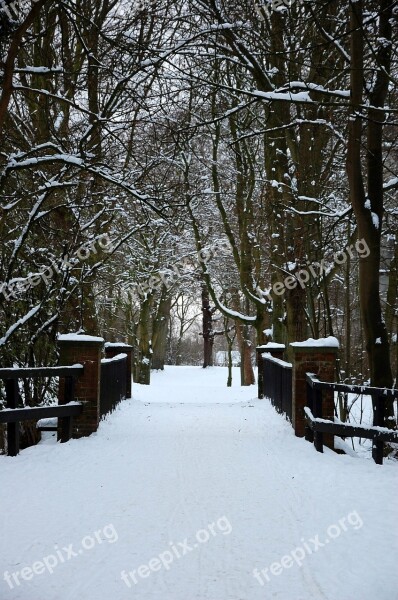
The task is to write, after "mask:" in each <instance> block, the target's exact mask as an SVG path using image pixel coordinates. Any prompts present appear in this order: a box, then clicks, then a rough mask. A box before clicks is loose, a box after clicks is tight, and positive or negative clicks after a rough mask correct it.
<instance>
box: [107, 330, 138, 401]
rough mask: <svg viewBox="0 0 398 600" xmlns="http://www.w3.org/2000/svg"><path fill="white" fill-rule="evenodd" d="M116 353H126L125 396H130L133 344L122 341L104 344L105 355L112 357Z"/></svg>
mask: <svg viewBox="0 0 398 600" xmlns="http://www.w3.org/2000/svg"><path fill="white" fill-rule="evenodd" d="M118 354H127V373H126V398H131V372H132V362H133V346H130V345H129V344H123V343H122V342H116V343H111V342H107V343H106V344H105V357H106V358H113V357H114V356H117V355H118Z"/></svg>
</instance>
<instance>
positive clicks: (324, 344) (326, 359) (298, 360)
mask: <svg viewBox="0 0 398 600" xmlns="http://www.w3.org/2000/svg"><path fill="white" fill-rule="evenodd" d="M314 342H316V345H315V343H314ZM290 348H291V351H292V355H293V361H292V362H293V376H292V386H293V389H292V405H293V406H292V409H293V418H292V425H293V428H294V431H295V434H296V435H297V436H298V437H303V436H304V433H305V424H306V421H305V417H304V407H305V405H306V402H307V384H306V374H307V373H314V374H315V375H316V376H317V378H318V379H320V380H321V381H330V382H334V381H336V379H335V378H336V359H337V353H338V349H339V344H338V341H337V340H336V338H333V337H328V338H324V339H320V340H313V339H311V338H310V339H309V340H307V341H305V342H294V343H292V344H290ZM322 398H323V402H322V408H323V418H324V419H330V420H331V421H333V419H334V398H333V391H329V390H322ZM324 443H325V445H326V446H329V448H333V436H331V435H324Z"/></svg>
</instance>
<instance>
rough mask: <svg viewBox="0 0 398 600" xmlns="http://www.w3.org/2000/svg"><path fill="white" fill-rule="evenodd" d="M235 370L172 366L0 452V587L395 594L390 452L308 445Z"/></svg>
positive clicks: (232, 594) (23, 597) (207, 598)
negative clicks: (115, 401) (68, 423)
mask: <svg viewBox="0 0 398 600" xmlns="http://www.w3.org/2000/svg"><path fill="white" fill-rule="evenodd" d="M234 375H235V382H234V387H233V388H232V389H229V390H228V389H227V388H226V387H224V386H225V381H226V369H223V368H213V369H211V370H206V371H204V370H202V369H200V368H197V367H175V368H173V367H169V368H168V369H167V371H166V372H165V373H156V374H155V375H154V377H153V385H151V386H150V387H139V386H134V399H133V400H129V401H126V402H124V403H123V404H122V405H121V406H120V408H119V409H118V410H117V411H116V412H115V413H114V414H113V415H112V416H111V417H109V418H108V419H107V421H106V422H104V423H102V424H101V427H100V429H99V431H98V433H97V434H96V435H93V436H91V437H90V438H85V439H81V440H72V441H71V442H69V443H67V444H63V445H59V444H56V445H54V444H51V443H42V444H40V445H39V446H36V447H34V448H29V449H27V450H24V451H23V452H21V454H20V455H19V456H18V457H16V458H8V457H0V485H1V490H2V493H1V500H0V506H1V513H0V515H1V516H0V526H1V533H2V535H1V537H0V561H1V562H0V565H2V567H3V569H1V571H0V599H1V600H6V599H10V600H43V599H45V600H72V599H73V600H75V599H76V598H77V599H79V600H111V599H115V600H127V599H132V598H136V599H138V600H268V599H276V600H313V599H328V600H355V599H357V598H358V599H360V600H374V598H378V600H384V599H385V600H396V599H397V598H398V569H397V560H398V536H397V528H398V526H397V523H398V503H397V502H396V495H397V489H398V466H397V464H393V463H387V464H386V465H384V466H377V465H375V464H374V463H373V462H371V461H368V460H361V459H358V458H351V457H348V456H338V455H335V454H333V453H331V452H330V451H326V453H325V454H323V455H321V454H318V453H316V452H315V450H314V448H313V447H312V446H311V445H310V444H308V443H307V442H305V441H304V440H299V439H297V438H295V437H294V435H293V432H292V429H291V427H290V425H288V423H287V422H286V421H284V419H283V418H282V417H281V416H279V415H277V414H276V413H275V412H274V410H273V409H272V407H271V406H270V405H269V402H268V401H266V400H258V399H256V398H255V396H256V388H255V387H251V388H243V389H242V388H240V387H238V385H237V379H238V370H237V369H236V370H235V374H234ZM254 569H257V570H258V571H256V572H255V573H256V574H257V576H255V575H254ZM3 571H4V572H7V573H5V574H3ZM49 571H52V573H51V574H50V572H49ZM123 571H124V579H125V581H126V582H127V583H126V582H125V581H123V580H122V572H123ZM261 571H263V573H261ZM129 572H130V573H131V575H129ZM7 579H8V581H9V582H10V583H7ZM134 581H136V583H134ZM17 582H19V584H17Z"/></svg>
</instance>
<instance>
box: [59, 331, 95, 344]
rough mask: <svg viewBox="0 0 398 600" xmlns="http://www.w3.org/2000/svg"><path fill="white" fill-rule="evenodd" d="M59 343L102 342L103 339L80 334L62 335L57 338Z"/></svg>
mask: <svg viewBox="0 0 398 600" xmlns="http://www.w3.org/2000/svg"><path fill="white" fill-rule="evenodd" d="M58 341H59V342H104V341H105V340H104V338H102V337H97V336H95V335H85V334H81V333H62V334H61V335H59V336H58Z"/></svg>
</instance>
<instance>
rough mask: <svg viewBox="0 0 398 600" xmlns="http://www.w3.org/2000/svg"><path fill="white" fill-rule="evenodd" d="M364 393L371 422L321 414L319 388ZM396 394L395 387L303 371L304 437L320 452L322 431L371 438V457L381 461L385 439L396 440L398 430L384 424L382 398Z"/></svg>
mask: <svg viewBox="0 0 398 600" xmlns="http://www.w3.org/2000/svg"><path fill="white" fill-rule="evenodd" d="M324 390H328V391H329V392H330V391H332V392H343V393H346V394H347V393H353V394H366V395H368V396H371V397H372V402H373V426H367V425H352V424H349V423H343V422H341V421H337V420H336V418H335V420H334V421H331V420H330V419H325V418H324V415H323V391H324ZM391 398H395V399H397V398H398V390H396V389H395V390H394V389H385V388H376V387H370V386H362V385H361V386H357V385H347V384H343V383H330V382H326V381H319V379H317V377H316V376H315V375H314V374H312V373H307V405H306V407H305V409H304V411H305V417H306V420H307V426H306V434H305V437H306V439H307V440H308V441H310V442H314V446H315V448H316V450H317V451H318V452H323V444H324V438H323V436H324V434H329V435H332V436H334V435H336V436H339V437H361V438H365V439H370V440H372V458H373V460H374V461H375V463H376V464H378V465H381V464H383V452H384V444H385V442H395V443H396V442H398V431H393V430H391V429H388V428H387V427H385V406H386V400H387V399H391Z"/></svg>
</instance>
